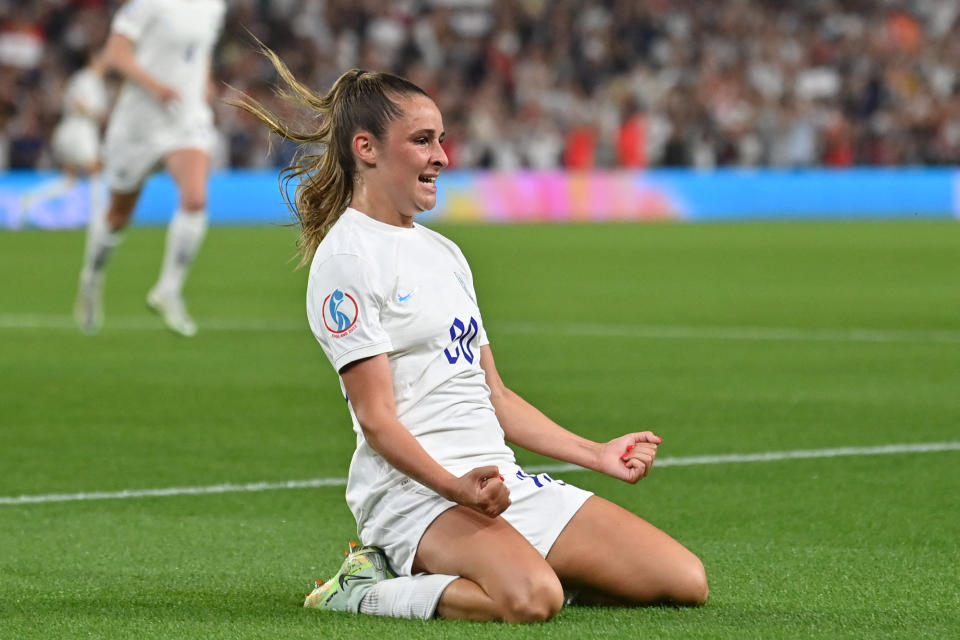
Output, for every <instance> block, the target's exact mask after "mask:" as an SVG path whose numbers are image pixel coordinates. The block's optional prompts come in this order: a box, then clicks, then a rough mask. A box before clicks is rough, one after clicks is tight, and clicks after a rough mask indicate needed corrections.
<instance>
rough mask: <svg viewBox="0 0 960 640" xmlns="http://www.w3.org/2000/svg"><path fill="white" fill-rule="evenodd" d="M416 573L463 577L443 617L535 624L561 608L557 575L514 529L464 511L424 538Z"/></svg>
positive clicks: (442, 519) (437, 523) (448, 593)
mask: <svg viewBox="0 0 960 640" xmlns="http://www.w3.org/2000/svg"><path fill="white" fill-rule="evenodd" d="M413 571H414V572H420V571H426V572H428V573H437V574H448V575H456V576H460V579H458V580H455V581H454V582H452V583H450V585H449V586H448V587H447V588H446V590H445V591H444V592H443V595H442V596H441V598H440V603H439V605H438V607H437V614H438V615H439V616H440V617H443V618H455V619H467V620H503V621H507V622H536V621H542V620H548V619H550V618H552V617H553V616H554V615H556V614H557V612H558V611H560V609H561V607H562V606H563V588H562V587H561V585H560V581H559V580H558V579H557V576H556V574H554V572H553V570H552V569H551V568H550V566H549V565H548V564H547V563H546V562H545V561H544V559H543V558H542V557H541V556H540V553H539V552H538V551H537V550H536V549H534V548H533V546H531V545H530V543H529V542H527V540H526V539H525V538H524V537H523V536H521V535H520V534H519V533H518V532H517V530H516V529H514V528H513V527H511V526H510V524H509V523H507V521H506V520H504V519H503V518H488V517H486V516H484V515H482V514H480V513H477V512H475V511H473V510H471V509H468V508H466V507H462V506H458V507H453V508H452V509H449V510H447V511H445V512H444V513H442V514H441V515H440V516H439V517H438V518H437V519H436V520H434V522H433V523H432V524H431V525H430V527H429V528H428V529H427V531H426V532H425V533H424V534H423V537H422V538H421V540H420V545H419V547H418V550H417V556H416V559H415V560H414V564H413Z"/></svg>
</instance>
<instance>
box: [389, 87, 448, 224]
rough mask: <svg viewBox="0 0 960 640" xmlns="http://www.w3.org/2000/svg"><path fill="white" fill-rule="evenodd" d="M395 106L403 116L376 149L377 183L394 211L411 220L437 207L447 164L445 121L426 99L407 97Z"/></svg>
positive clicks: (390, 127) (391, 125)
mask: <svg viewBox="0 0 960 640" xmlns="http://www.w3.org/2000/svg"><path fill="white" fill-rule="evenodd" d="M396 102H397V104H398V105H399V106H400V108H401V109H402V110H403V115H402V116H401V117H400V118H398V119H396V120H394V121H392V122H391V123H390V124H389V125H388V126H387V131H386V134H385V135H384V137H383V139H382V140H380V141H379V144H378V145H377V146H378V147H379V148H378V153H377V168H376V172H375V173H376V174H377V175H376V177H375V179H376V180H377V182H378V186H379V187H380V188H381V189H383V194H384V195H385V196H386V197H387V198H388V199H389V201H390V204H391V205H392V208H395V209H396V212H397V213H399V214H400V215H401V216H403V217H405V218H411V219H412V217H413V216H414V215H416V214H418V213H420V212H421V211H429V210H430V209H432V208H433V207H434V206H435V205H436V204H437V176H439V175H440V171H441V170H442V169H443V168H444V167H446V166H447V164H448V160H447V154H446V153H445V152H444V151H443V149H442V148H441V147H440V143H441V142H442V141H443V136H444V132H443V118H442V117H441V116H440V110H439V109H437V105H435V104H434V103H433V100H431V99H430V98H428V97H426V96H421V95H411V96H404V97H402V98H399V99H397V100H396ZM372 177H373V176H371V178H372Z"/></svg>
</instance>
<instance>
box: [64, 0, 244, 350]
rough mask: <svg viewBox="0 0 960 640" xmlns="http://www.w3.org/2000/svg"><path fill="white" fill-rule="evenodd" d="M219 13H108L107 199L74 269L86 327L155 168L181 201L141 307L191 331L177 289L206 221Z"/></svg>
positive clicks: (192, 5) (92, 327) (80, 318)
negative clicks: (111, 86)
mask: <svg viewBox="0 0 960 640" xmlns="http://www.w3.org/2000/svg"><path fill="white" fill-rule="evenodd" d="M225 11H226V4H225V2H224V0H129V1H128V2H127V3H125V4H124V5H123V6H122V7H121V8H120V9H119V10H118V11H117V13H116V15H115V16H114V18H113V22H112V24H111V26H110V36H109V38H108V39H107V45H106V48H105V53H104V56H105V58H106V63H107V65H108V67H109V68H110V69H112V70H114V71H116V72H118V73H119V74H120V75H121V76H122V78H123V80H124V84H123V86H122V87H121V89H120V93H119V96H118V98H117V103H116V106H115V107H114V109H113V113H112V114H111V116H110V121H109V123H108V125H107V132H106V137H105V142H104V159H105V162H104V173H105V179H106V182H107V186H108V187H109V189H110V203H109V205H108V207H107V211H106V216H105V217H104V220H103V224H98V222H97V220H98V217H97V216H91V227H90V229H89V232H88V234H87V247H86V251H85V253H84V264H83V269H82V271H81V273H80V290H79V293H78V295H77V303H76V308H75V317H76V320H77V323H78V325H79V327H80V329H81V330H82V331H83V332H84V333H95V332H96V331H98V330H99V329H100V327H101V326H102V324H103V303H102V292H103V282H104V268H105V266H106V264H107V261H108V259H109V257H110V254H111V252H112V250H113V248H114V247H116V246H117V244H119V242H120V240H121V233H122V231H123V229H124V228H125V227H126V226H127V224H128V223H129V222H130V218H131V216H132V214H133V210H134V207H135V206H136V204H137V199H138V198H139V196H140V191H141V189H142V188H143V185H144V183H145V182H146V180H147V178H148V177H149V176H150V174H151V173H153V171H154V170H155V169H157V168H158V167H159V166H161V165H162V166H163V167H165V168H166V170H167V171H168V172H169V173H170V175H171V177H172V178H173V180H174V182H175V183H176V185H177V191H178V196H179V202H178V206H177V210H176V212H175V213H174V214H173V218H172V219H171V221H170V225H169V228H168V231H167V240H166V248H165V251H164V256H163V264H162V267H161V271H160V277H159V279H158V280H157V283H156V284H155V285H154V287H153V288H152V289H151V290H150V292H149V293H148V294H147V304H148V305H149V306H150V308H151V309H153V310H154V311H156V312H157V313H159V314H160V315H161V316H162V317H163V320H164V322H165V323H166V325H167V326H168V327H169V328H170V329H171V330H173V331H175V332H176V333H179V334H181V335H184V336H193V335H194V334H196V332H197V326H196V324H195V323H194V321H193V319H192V318H191V317H190V315H189V314H188V313H187V308H186V305H185V304H184V302H183V295H182V292H183V284H184V281H185V280H186V277H187V272H188V271H189V268H190V264H191V263H192V261H193V258H194V256H195V255H196V254H197V252H198V250H199V249H200V245H201V244H202V242H203V237H204V235H205V233H206V228H207V213H206V206H207V178H208V176H209V173H210V154H211V150H212V147H213V145H214V142H215V139H216V133H215V131H214V128H213V112H212V111H211V109H210V105H209V103H208V98H207V95H208V91H209V83H210V80H211V78H210V72H211V58H212V53H213V48H214V45H215V44H216V42H217V39H218V37H219V34H220V30H221V28H222V26H223V19H224V13H225Z"/></svg>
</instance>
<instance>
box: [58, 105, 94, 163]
mask: <svg viewBox="0 0 960 640" xmlns="http://www.w3.org/2000/svg"><path fill="white" fill-rule="evenodd" d="M50 146H51V148H52V150H53V157H54V158H55V159H56V161H57V163H59V164H60V165H61V166H64V167H71V168H72V167H78V168H80V169H89V168H91V166H92V165H93V164H94V163H96V162H97V160H99V158H100V132H99V130H98V128H97V125H96V123H94V122H92V121H90V120H87V119H86V118H76V117H70V118H64V119H63V120H61V121H60V123H59V124H57V126H56V128H55V129H54V130H53V137H52V140H51V145H50Z"/></svg>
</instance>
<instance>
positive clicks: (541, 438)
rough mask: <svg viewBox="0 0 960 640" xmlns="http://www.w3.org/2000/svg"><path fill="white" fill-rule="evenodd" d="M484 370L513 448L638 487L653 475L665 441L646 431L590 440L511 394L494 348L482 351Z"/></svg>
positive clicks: (481, 363)
mask: <svg viewBox="0 0 960 640" xmlns="http://www.w3.org/2000/svg"><path fill="white" fill-rule="evenodd" d="M480 366H481V367H483V371H484V373H485V374H486V382H487V386H488V387H490V401H491V402H492V403H493V408H494V409H495V410H496V412H497V420H499V421H500V426H501V427H502V428H503V432H504V435H505V437H506V439H507V441H508V442H512V443H513V444H515V445H518V446H521V447H523V448H524V449H527V450H529V451H533V452H534V453H539V454H542V455H545V456H550V457H551V458H556V459H557V460H562V461H564V462H571V463H573V464H577V465H580V466H581V467H585V468H587V469H593V470H594V471H600V472H602V473H606V474H607V475H609V476H612V477H614V478H619V479H620V480H624V481H626V482H631V483H632V482H637V481H638V480H640V479H641V478H643V477H644V476H646V475H647V473H648V472H649V471H650V467H651V466H652V465H653V459H654V457H655V456H656V455H657V445H659V444H660V442H662V440H661V439H660V437H658V436H656V435H654V434H653V433H651V432H649V431H643V432H638V433H628V434H627V435H624V436H620V437H619V438H614V439H613V440H611V441H609V442H605V443H600V442H594V441H592V440H587V439H586V438H583V437H581V436H578V435H577V434H575V433H572V432H570V431H568V430H567V429H564V428H563V427H561V426H560V425H558V424H557V423H556V422H554V421H553V420H551V419H550V418H548V417H547V416H545V415H544V414H543V413H542V412H541V411H540V410H539V409H537V408H536V407H534V406H533V405H532V404H530V403H529V402H527V401H526V400H524V399H523V398H521V397H520V396H519V395H517V394H516V393H514V392H513V391H512V390H510V389H509V388H508V387H507V386H506V385H505V384H504V383H503V380H502V379H501V378H500V374H499V372H498V371H497V365H496V363H495V362H494V360H493V352H492V351H491V350H490V345H484V346H483V347H481V348H480Z"/></svg>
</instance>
